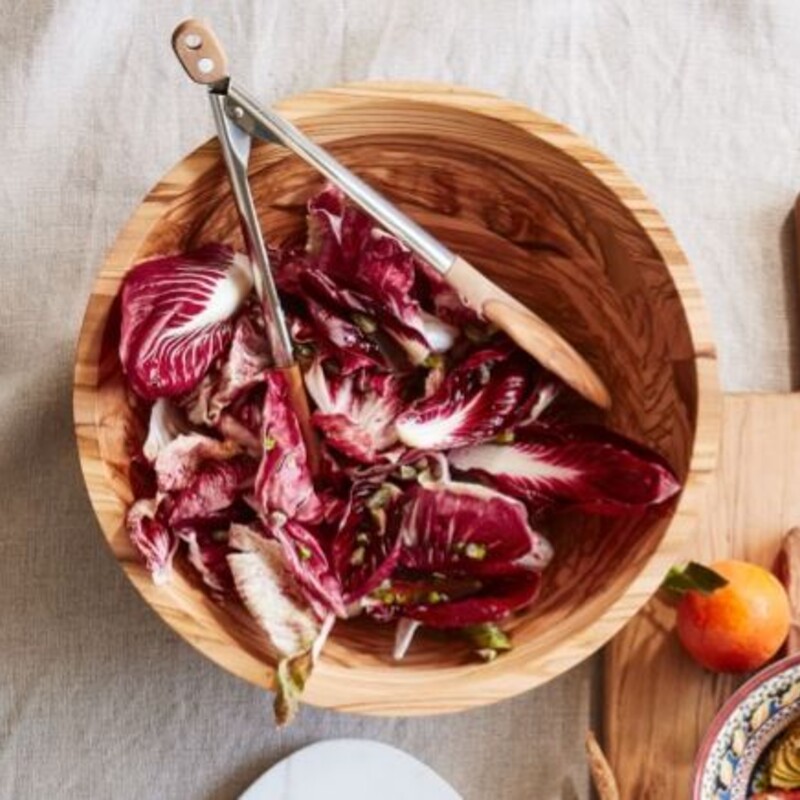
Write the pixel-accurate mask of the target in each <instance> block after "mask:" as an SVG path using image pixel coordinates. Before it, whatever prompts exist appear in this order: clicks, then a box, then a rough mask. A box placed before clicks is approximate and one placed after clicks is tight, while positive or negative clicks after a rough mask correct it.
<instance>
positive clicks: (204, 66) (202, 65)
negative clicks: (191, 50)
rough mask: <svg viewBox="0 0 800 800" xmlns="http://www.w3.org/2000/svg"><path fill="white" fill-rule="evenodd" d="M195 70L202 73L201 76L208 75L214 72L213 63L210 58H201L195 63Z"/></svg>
mask: <svg viewBox="0 0 800 800" xmlns="http://www.w3.org/2000/svg"><path fill="white" fill-rule="evenodd" d="M197 69H199V70H200V72H202V73H203V75H208V73H209V72H212V71H213V70H214V61H213V59H211V58H201V59H200V60H199V61H198V62H197Z"/></svg>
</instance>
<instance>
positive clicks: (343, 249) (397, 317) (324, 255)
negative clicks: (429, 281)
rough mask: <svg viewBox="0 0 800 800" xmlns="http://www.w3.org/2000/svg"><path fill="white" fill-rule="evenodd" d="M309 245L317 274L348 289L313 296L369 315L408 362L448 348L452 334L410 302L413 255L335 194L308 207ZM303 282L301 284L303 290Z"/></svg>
mask: <svg viewBox="0 0 800 800" xmlns="http://www.w3.org/2000/svg"><path fill="white" fill-rule="evenodd" d="M308 244H309V246H308V249H309V252H310V253H311V256H312V258H311V260H312V262H313V263H314V264H315V266H316V271H318V272H323V273H325V275H326V276H327V277H328V278H330V279H331V285H335V286H336V287H340V288H341V289H347V290H350V291H346V292H339V293H336V292H331V287H330V286H329V287H328V288H327V289H322V288H321V287H320V286H318V287H317V292H320V291H322V293H323V294H324V295H326V298H327V301H328V302H331V301H333V302H335V303H336V304H337V305H338V306H339V307H340V308H341V307H344V308H346V309H348V310H350V311H355V312H360V313H362V314H369V315H371V316H372V317H373V318H374V319H376V320H377V321H378V322H380V324H381V325H382V326H383V327H384V328H385V330H386V331H387V333H389V334H390V335H391V336H392V337H393V338H395V339H396V340H397V342H398V343H399V344H400V345H401V346H402V347H403V348H404V349H405V350H406V351H407V353H408V355H409V357H410V358H411V360H412V362H413V363H415V364H420V363H422V362H423V361H424V360H425V358H426V357H427V356H428V355H429V354H430V352H431V351H433V352H444V351H445V350H448V349H449V348H450V347H451V346H452V344H453V341H454V339H455V337H456V335H457V333H458V332H457V330H456V329H455V328H453V327H452V326H451V325H449V324H447V323H446V322H443V321H442V320H440V319H438V318H437V317H435V316H434V315H433V314H431V313H428V312H426V311H424V310H423V309H422V308H421V306H420V304H419V303H418V302H417V300H416V299H415V298H414V297H413V289H414V282H415V277H416V270H415V258H414V255H413V254H412V253H411V251H410V250H409V249H408V248H407V247H406V246H405V245H404V244H402V243H401V242H400V241H399V240H398V239H396V238H395V237H394V236H392V235H391V234H389V233H386V232H385V231H383V230H381V229H380V228H378V227H377V226H376V225H375V223H374V222H373V220H372V219H370V217H369V216H367V215H366V214H364V212H362V211H360V210H359V209H356V208H353V207H352V206H349V205H347V204H345V202H344V197H343V195H342V194H341V192H340V191H339V190H338V189H336V188H333V187H328V188H327V189H325V190H324V191H323V192H321V193H320V194H319V195H317V196H316V197H315V198H312V200H311V201H310V202H309V243H308ZM307 278H308V274H306V275H303V276H302V278H301V281H300V283H301V284H303V285H304V286H305V288H306V289H308V288H309V286H308V281H307ZM312 291H313V289H312ZM323 302H325V300H323Z"/></svg>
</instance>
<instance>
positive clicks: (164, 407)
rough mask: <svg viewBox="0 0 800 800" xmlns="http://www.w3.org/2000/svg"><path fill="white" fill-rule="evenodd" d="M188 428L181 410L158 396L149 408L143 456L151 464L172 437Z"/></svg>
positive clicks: (187, 430)
mask: <svg viewBox="0 0 800 800" xmlns="http://www.w3.org/2000/svg"><path fill="white" fill-rule="evenodd" d="M189 430H190V429H189V425H188V424H187V422H186V418H185V417H184V416H183V412H182V411H181V410H180V409H179V408H178V407H177V406H175V405H173V404H172V403H171V402H170V401H169V400H167V399H166V398H164V397H160V398H159V399H158V400H156V402H155V403H154V404H153V408H152V409H151V410H150V424H149V425H148V428H147V438H146V439H145V441H144V444H143V445H142V453H143V454H144V457H145V458H146V459H147V460H148V461H149V462H150V463H151V464H152V463H153V462H154V461H155V460H156V457H157V456H158V454H159V453H160V452H161V451H162V450H163V449H164V448H165V447H166V446H167V445H168V444H169V443H170V442H171V441H172V440H173V439H175V438H176V437H177V436H179V435H180V434H182V433H188V432H189Z"/></svg>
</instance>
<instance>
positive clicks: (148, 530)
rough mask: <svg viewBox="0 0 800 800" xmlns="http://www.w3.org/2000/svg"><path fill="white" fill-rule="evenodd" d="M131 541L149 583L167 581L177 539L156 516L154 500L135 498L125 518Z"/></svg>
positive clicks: (170, 571) (170, 572) (176, 547)
mask: <svg viewBox="0 0 800 800" xmlns="http://www.w3.org/2000/svg"><path fill="white" fill-rule="evenodd" d="M125 527H126V529H127V531H128V536H129V537H130V540H131V543H132V544H133V546H134V547H135V548H136V550H137V552H138V553H139V555H140V556H141V557H142V558H143V559H144V563H145V566H146V567H147V569H148V570H149V571H150V574H151V575H152V577H153V583H155V584H159V585H161V584H164V583H167V582H168V581H169V579H170V576H171V574H172V560H173V558H174V556H175V551H176V550H177V549H178V540H177V538H176V537H175V535H174V534H173V533H172V531H171V530H170V529H169V528H168V527H167V526H166V525H164V524H163V523H162V522H161V521H160V520H159V519H158V518H157V517H156V501H155V500H137V501H136V502H135V503H134V504H133V505H132V506H131V507H130V508H129V509H128V514H127V516H126V518H125Z"/></svg>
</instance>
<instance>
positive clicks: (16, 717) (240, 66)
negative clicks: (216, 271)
mask: <svg viewBox="0 0 800 800" xmlns="http://www.w3.org/2000/svg"><path fill="white" fill-rule="evenodd" d="M190 14H191V15H197V16H207V17H208V18H210V19H212V20H213V21H214V23H215V25H216V26H217V28H218V30H219V31H220V33H221V34H222V36H223V39H224V41H225V42H226V43H227V44H228V46H229V48H230V50H231V53H232V60H233V64H234V67H235V70H236V72H237V74H239V75H241V77H242V80H243V82H244V83H245V84H247V85H249V86H251V87H253V88H254V89H255V91H256V92H257V93H258V95H259V96H260V98H261V99H262V100H264V101H269V100H273V99H276V98H278V97H281V96H282V95H286V94H288V93H294V92H299V91H302V90H305V89H310V88H314V87H320V86H325V85H329V84H333V83H337V82H341V81H344V80H356V79H358V80H361V79H365V78H415V79H431V80H439V81H452V82H456V83H460V84H467V85H471V86H475V87H478V88H482V89H487V90H491V91H495V92H498V93H501V94H504V95H507V96H509V97H511V98H513V99H516V100H518V101H521V102H524V103H527V104H529V105H531V106H533V107H536V108H538V109H540V110H542V111H544V112H545V113H547V114H550V115H552V116H554V117H556V118H558V119H560V120H562V121H564V122H566V123H568V124H570V125H572V126H573V127H575V128H576V129H577V130H578V131H580V132H581V133H583V134H584V135H586V136H587V137H589V138H590V139H592V140H594V142H595V143H596V144H597V145H598V146H599V147H600V148H601V149H603V150H605V151H606V152H607V153H608V154H609V155H610V156H612V157H613V158H614V159H616V160H617V161H618V163H620V164H621V165H622V166H623V167H624V168H625V169H626V170H627V171H628V172H629V173H630V174H631V175H632V176H633V177H634V178H635V179H637V180H638V181H639V182H641V184H642V185H643V186H644V188H645V189H646V191H647V192H648V193H649V195H650V197H651V198H652V200H653V201H654V202H655V203H656V205H658V206H659V207H660V208H661V209H662V211H663V212H664V214H665V215H666V217H667V219H668V220H669V221H670V222H671V224H672V226H673V227H674V229H675V231H676V233H677V235H678V237H679V239H680V240H681V241H682V243H683V245H684V247H685V248H686V250H687V252H688V254H689V256H690V258H691V259H692V261H693V262H694V265H695V267H696V270H697V273H698V275H699V278H700V282H701V284H702V287H703V289H704V291H705V294H706V298H707V300H708V303H709V305H710V307H711V310H712V312H713V316H714V319H715V323H716V330H717V337H718V341H719V344H720V349H721V357H722V372H723V379H724V383H725V386H726V388H728V389H745V388H748V389H787V388H788V387H789V386H790V382H791V378H792V370H791V368H790V365H791V361H792V355H793V354H795V356H796V348H797V328H796V322H797V315H796V314H795V313H794V312H795V310H796V298H797V276H796V273H795V272H792V271H791V270H790V269H789V268H788V266H784V264H785V262H784V260H783V257H782V251H781V236H782V229H783V228H784V222H785V218H786V215H787V213H788V211H789V209H790V207H791V204H792V202H793V200H794V195H795V192H796V190H797V189H798V187H800V147H798V145H800V59H798V57H797V52H798V47H797V43H798V41H800V4H798V3H796V2H792V0H787V1H786V2H766V1H764V2H756V0H753V1H752V2H731V0H720V2H710V0H701V1H699V2H686V1H684V0H672V2H668V3H658V2H653V1H652V0H651V1H650V2H647V1H645V0H643V1H642V2H623V0H619V1H618V2H612V1H611V0H606V1H602V2H598V1H597V0H586V2H582V1H581V0H572V1H571V2H556V1H555V0H553V1H552V2H547V1H546V0H542V2H526V0H493V2H490V0H485V1H484V2H474V1H468V0H438V1H437V0H394V1H393V2H388V1H387V2H381V0H319V2H303V1H302V0H292V1H289V2H283V0H280V1H279V0H272V2H266V1H264V2H262V1H261V0H239V1H238V2H235V3H233V2H222V1H221V0H220V2H197V3H191V2H186V1H185V0H181V1H180V2H169V3H167V2H156V0H62V1H61V2H55V1H54V0H53V2H45V1H42V2H34V1H32V2H24V0H0V142H1V143H2V148H1V150H2V153H3V156H4V161H3V165H2V169H0V231H1V232H2V235H1V236H0V369H1V370H2V382H0V442H1V444H2V446H0V487H1V489H0V491H2V507H1V512H2V513H1V516H0V797H2V798H14V799H15V800H23V799H24V798H81V799H82V800H83V799H84V798H91V799H94V798H115V799H117V800H120V799H121V798H189V799H194V798H198V799H200V798H202V799H204V800H205V799H207V798H232V797H235V796H236V794H237V793H238V792H239V791H241V790H242V789H244V788H245V786H246V785H247V784H248V783H249V782H250V781H251V780H253V779H254V778H255V777H256V776H257V775H258V774H259V773H260V772H261V771H262V770H264V769H265V768H266V767H268V766H269V765H270V764H273V763H274V762H275V761H276V760H277V759H279V758H280V757H281V756H283V755H285V754H287V753H289V752H290V751H292V750H293V749H295V748H296V747H298V746H300V745H303V744H306V743H309V742H312V741H314V740H317V739H320V738H329V737H336V736H363V737H369V738H375V739H380V740H383V741H387V742H391V743H394V744H396V745H399V746H400V747H402V748H405V749H407V750H408V751H410V752H411V753H413V754H414V755H416V756H418V757H420V758H422V759H423V760H425V761H427V762H428V763H429V764H431V765H432V766H433V767H435V768H436V769H437V770H439V771H440V772H441V773H442V774H443V775H444V776H445V777H446V778H447V779H449V780H450V781H451V782H452V783H453V785H454V786H455V787H456V788H457V789H458V790H459V791H460V792H462V793H463V795H464V797H465V798H466V799H467V800H485V799H488V798H495V799H496V800H540V799H541V800H551V799H555V798H570V799H571V798H587V797H588V796H589V790H588V780H587V776H586V773H585V770H584V764H583V757H582V747H581V739H582V736H583V731H584V729H585V727H586V725H587V723H588V721H589V718H590V715H591V714H592V709H593V700H592V698H593V697H595V696H596V694H595V693H594V692H593V691H592V689H593V680H594V677H595V669H594V667H593V666H592V665H591V664H584V665H583V666H581V667H579V668H577V669H575V670H573V671H572V672H570V673H569V674H568V675H565V676H563V677H562V678H560V679H559V680H556V681H553V682H552V683H551V684H549V685H548V686H546V687H544V688H542V689H540V690H538V691H536V692H532V693H530V694H528V695H526V696H524V697H521V698H518V699H516V700H514V701H511V702H505V703H501V704H500V705H497V706H495V707H493V708H487V709H483V710H479V711H474V712H470V713H467V714H462V715H458V716H451V717H439V718H430V719H405V720H403V719H401V720H389V719H367V718H359V717H355V716H347V715H342V714H336V713H328V712H321V711H316V710H313V709H305V710H304V712H303V714H302V716H301V717H300V719H299V721H298V722H297V724H296V725H295V726H294V727H292V728H290V729H289V730H287V731H285V732H280V733H279V732H276V731H275V730H273V728H272V723H271V720H270V712H269V700H268V698H267V697H266V696H265V695H264V694H263V693H262V692H259V691H258V690H256V689H254V688H252V687H250V686H248V685H246V684H244V683H242V682H240V681H238V680H236V679H235V678H233V677H231V676H229V675H227V674H226V673H224V672H222V671H221V670H219V669H217V668H216V667H214V666H213V665H212V664H210V663H209V662H207V661H205V660H204V659H203V658H202V657H201V656H200V655H198V654H197V653H195V652H194V651H193V650H192V649H191V648H190V647H189V646H188V645H186V644H184V643H183V642H182V641H180V640H179V639H178V638H177V637H176V636H175V635H173V634H172V633H171V632H170V631H169V630H167V628H166V627H165V626H164V625H163V624H162V623H161V622H160V621H159V620H158V619H157V618H156V616H155V615H154V614H153V613H152V612H151V611H150V610H149V609H148V608H147V607H146V606H145V605H144V604H143V602H142V601H141V600H140V599H139V597H138V596H137V595H136V593H135V592H134V590H133V588H132V587H131V586H130V585H129V584H128V583H127V581H126V579H125V578H124V577H123V575H122V573H121V572H120V570H119V569H118V568H117V566H116V565H115V563H114V562H113V560H112V558H111V556H110V555H109V553H108V552H107V550H106V548H105V546H104V544H103V542H102V539H101V536H100V533H99V530H98V528H97V525H96V523H95V520H94V517H93V516H92V512H91V509H90V507H89V503H88V500H87V498H86V494H85V491H84V488H83V484H82V481H81V477H80V474H79V470H78V462H77V457H76V452H75V446H74V443H73V437H72V429H71V409H70V389H71V373H72V358H73V352H74V343H75V339H76V336H77V331H78V327H79V324H80V320H81V315H82V312H83V307H84V303H85V300H86V297H87V294H88V292H89V288H90V286H91V283H92V280H93V274H94V272H95V270H96V269H97V267H98V265H99V264H100V262H101V260H102V258H103V254H104V252H105V251H106V249H107V248H108V246H109V245H110V244H111V242H112V241H113V239H114V236H115V234H116V232H117V230H118V229H119V227H120V225H121V224H122V223H123V222H124V220H125V219H126V218H127V217H128V216H129V214H130V213H131V212H132V210H133V209H134V207H135V206H136V204H137V203H138V202H139V199H140V198H141V197H142V195H143V194H144V193H145V192H146V191H147V189H148V188H149V187H150V186H151V185H152V184H153V183H154V182H155V181H156V180H157V179H158V177H159V176H160V175H161V174H162V173H163V172H164V171H165V170H166V169H167V168H168V167H169V166H170V165H171V164H172V163H173V162H175V161H176V160H178V159H179V158H181V157H182V156H183V155H184V154H185V153H186V152H187V151H188V150H190V149H191V148H193V147H195V146H196V145H197V144H198V143H199V142H201V141H202V140H203V139H204V138H206V137H207V136H208V135H210V133H211V122H210V118H209V115H208V110H207V107H206V105H205V103H204V101H203V99H202V96H201V94H202V93H199V92H198V91H195V90H192V89H191V87H190V86H188V85H187V83H186V80H185V79H184V78H183V77H182V75H181V74H180V73H179V68H178V67H177V65H176V63H175V62H174V59H173V57H172V55H171V52H170V48H169V36H170V33H171V30H172V28H173V26H174V24H175V23H176V22H177V21H178V20H180V19H181V18H183V17H184V16H188V15H190ZM783 236H784V238H785V237H786V233H785V232H784V233H783ZM794 363H795V366H797V364H798V359H797V358H796V357H795V358H794ZM676 800H678V799H676Z"/></svg>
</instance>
